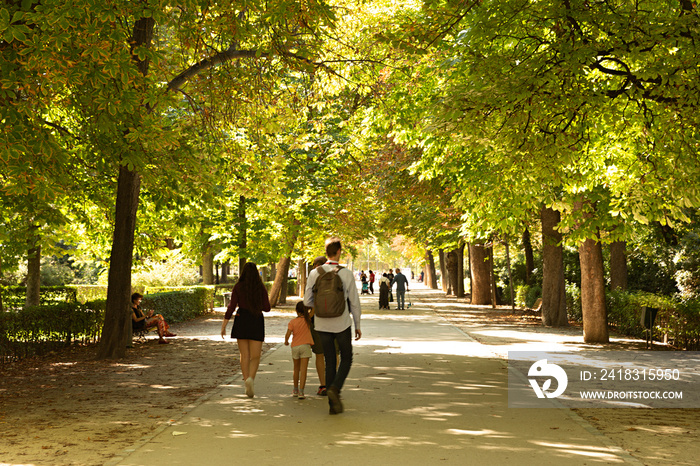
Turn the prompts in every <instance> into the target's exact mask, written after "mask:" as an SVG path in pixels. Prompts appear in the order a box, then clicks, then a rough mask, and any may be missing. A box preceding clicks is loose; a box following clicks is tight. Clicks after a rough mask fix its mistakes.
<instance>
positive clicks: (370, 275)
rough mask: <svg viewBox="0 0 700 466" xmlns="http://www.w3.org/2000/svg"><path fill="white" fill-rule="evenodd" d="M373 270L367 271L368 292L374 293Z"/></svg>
mask: <svg viewBox="0 0 700 466" xmlns="http://www.w3.org/2000/svg"><path fill="white" fill-rule="evenodd" d="M374 278H375V277H374V272H372V271H371V270H370V271H369V292H370V293H372V294H374Z"/></svg>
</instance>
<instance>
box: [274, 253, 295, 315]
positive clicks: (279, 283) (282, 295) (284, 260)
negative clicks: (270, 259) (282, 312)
mask: <svg viewBox="0 0 700 466" xmlns="http://www.w3.org/2000/svg"><path fill="white" fill-rule="evenodd" d="M291 262H292V259H291V258H290V257H289V256H283V257H281V258H280V261H279V262H278V263H277V274H276V275H275V281H274V282H273V283H272V289H271V290H270V306H272V307H275V306H277V305H278V304H284V303H286V302H287V290H286V288H287V275H288V273H289V264H291Z"/></svg>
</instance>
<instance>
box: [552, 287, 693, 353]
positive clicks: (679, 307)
mask: <svg viewBox="0 0 700 466" xmlns="http://www.w3.org/2000/svg"><path fill="white" fill-rule="evenodd" d="M566 297H567V312H568V314H569V318H570V319H571V320H575V321H582V320H583V316H582V314H581V292H580V290H579V289H578V287H576V286H575V285H570V286H567V289H566ZM605 307H606V309H607V312H608V325H609V326H610V327H611V328H613V329H615V330H616V331H617V332H618V333H620V334H622V335H627V336H631V337H635V338H645V328H644V326H642V323H641V319H642V308H643V307H653V308H656V309H658V313H657V315H656V321H655V322H654V328H653V333H652V337H653V339H654V340H656V341H659V340H667V341H668V343H669V344H671V345H672V346H674V347H676V348H679V349H683V350H692V351H696V350H700V299H697V298H695V299H681V298H672V297H668V296H659V295H655V294H652V293H645V292H640V291H633V292H628V291H607V292H606V293H605Z"/></svg>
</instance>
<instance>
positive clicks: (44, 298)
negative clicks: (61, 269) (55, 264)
mask: <svg viewBox="0 0 700 466" xmlns="http://www.w3.org/2000/svg"><path fill="white" fill-rule="evenodd" d="M0 293H1V294H2V305H3V308H4V309H6V310H7V309H19V308H22V307H24V304H25V301H26V299H27V298H26V296H27V287H26V286H3V287H0ZM77 293H78V291H77V289H76V287H75V286H42V287H41V292H40V294H39V302H40V304H42V305H49V304H55V303H65V302H69V303H74V302H76V301H77Z"/></svg>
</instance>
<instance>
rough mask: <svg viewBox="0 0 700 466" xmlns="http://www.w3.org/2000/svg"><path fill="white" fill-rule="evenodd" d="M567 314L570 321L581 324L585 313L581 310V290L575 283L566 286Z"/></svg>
mask: <svg viewBox="0 0 700 466" xmlns="http://www.w3.org/2000/svg"><path fill="white" fill-rule="evenodd" d="M566 314H567V316H568V317H569V320H574V321H577V322H581V321H582V320H583V311H582V310H581V289H580V288H579V287H578V285H576V284H575V283H567V284H566Z"/></svg>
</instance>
